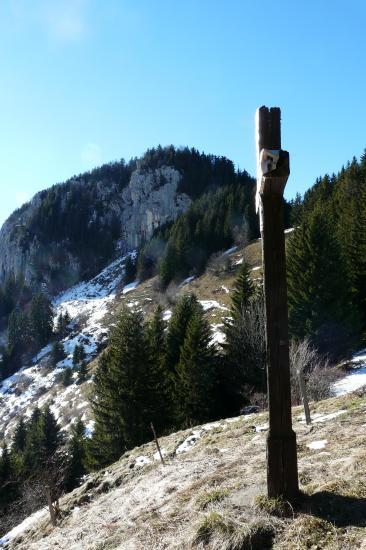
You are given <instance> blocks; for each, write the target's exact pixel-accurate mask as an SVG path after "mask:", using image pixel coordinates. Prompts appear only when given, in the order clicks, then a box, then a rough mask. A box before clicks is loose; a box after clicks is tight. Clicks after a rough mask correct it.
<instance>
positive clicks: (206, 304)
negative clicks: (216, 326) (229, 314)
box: [199, 300, 229, 311]
mask: <svg viewBox="0 0 366 550" xmlns="http://www.w3.org/2000/svg"><path fill="white" fill-rule="evenodd" d="M199 303H200V304H201V306H202V307H203V311H209V310H210V309H222V310H225V311H229V308H228V307H225V306H222V305H221V304H219V302H217V301H216V300H199Z"/></svg>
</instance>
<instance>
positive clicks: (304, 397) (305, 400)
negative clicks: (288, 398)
mask: <svg viewBox="0 0 366 550" xmlns="http://www.w3.org/2000/svg"><path fill="white" fill-rule="evenodd" d="M297 375H298V378H299V386H300V394H301V400H302V404H303V406H304V413H305V422H306V424H307V425H308V426H309V425H310V424H311V416H310V407H309V400H308V395H307V392H306V386H305V380H304V373H303V372H302V370H301V369H299V370H298V371H297Z"/></svg>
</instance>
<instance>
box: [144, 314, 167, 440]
mask: <svg viewBox="0 0 366 550" xmlns="http://www.w3.org/2000/svg"><path fill="white" fill-rule="evenodd" d="M165 329H166V323H165V321H164V319H163V311H162V308H161V307H160V306H158V307H157V308H156V310H155V313H154V315H153V317H152V319H151V321H150V323H149V325H148V327H147V340H148V344H149V363H150V372H149V377H150V383H149V393H150V395H149V400H150V409H151V421H152V422H153V424H154V427H155V429H156V430H157V432H158V433H162V432H163V431H166V429H167V428H168V427H169V426H170V425H171V423H172V422H173V419H172V413H173V403H172V390H171V384H170V382H171V380H170V379H169V372H167V371H166V369H165V364H164V358H165V352H166V338H165Z"/></svg>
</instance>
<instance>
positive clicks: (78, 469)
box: [65, 418, 86, 491]
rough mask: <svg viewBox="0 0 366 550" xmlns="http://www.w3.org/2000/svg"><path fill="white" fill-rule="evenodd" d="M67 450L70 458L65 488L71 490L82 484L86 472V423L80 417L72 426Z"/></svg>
mask: <svg viewBox="0 0 366 550" xmlns="http://www.w3.org/2000/svg"><path fill="white" fill-rule="evenodd" d="M67 450H68V457H69V459H68V464H67V467H66V473H65V488H66V490H67V491H71V490H72V489H74V488H75V487H77V486H78V485H79V484H80V481H81V479H82V477H83V476H84V475H85V474H86V467H85V463H86V438H85V425H84V423H83V422H82V420H81V419H80V418H78V419H77V420H76V422H75V423H74V424H73V426H72V428H71V438H70V440H69V442H68V445H67Z"/></svg>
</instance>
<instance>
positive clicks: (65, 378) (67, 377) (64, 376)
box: [61, 367, 74, 388]
mask: <svg viewBox="0 0 366 550" xmlns="http://www.w3.org/2000/svg"><path fill="white" fill-rule="evenodd" d="M61 382H62V385H63V386H65V388H66V387H67V386H71V384H73V383H74V377H73V370H72V368H71V367H66V368H65V369H64V370H63V371H62V373H61Z"/></svg>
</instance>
